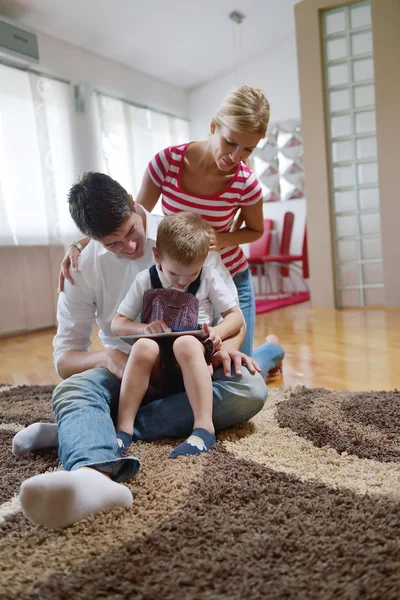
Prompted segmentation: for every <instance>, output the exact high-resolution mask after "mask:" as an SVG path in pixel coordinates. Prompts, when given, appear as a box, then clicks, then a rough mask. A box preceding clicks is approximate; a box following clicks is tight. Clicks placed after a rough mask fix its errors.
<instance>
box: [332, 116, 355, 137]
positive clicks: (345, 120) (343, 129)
mask: <svg viewBox="0 0 400 600" xmlns="http://www.w3.org/2000/svg"><path fill="white" fill-rule="evenodd" d="M351 133H352V127H351V118H350V115H342V116H341V117H332V118H331V136H332V137H340V136H342V135H351Z"/></svg>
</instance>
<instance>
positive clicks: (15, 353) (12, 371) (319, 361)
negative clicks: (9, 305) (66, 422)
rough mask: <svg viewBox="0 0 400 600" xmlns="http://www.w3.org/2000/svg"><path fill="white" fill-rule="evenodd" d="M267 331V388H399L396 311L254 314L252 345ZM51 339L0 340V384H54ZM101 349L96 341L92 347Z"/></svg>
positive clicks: (42, 335)
mask: <svg viewBox="0 0 400 600" xmlns="http://www.w3.org/2000/svg"><path fill="white" fill-rule="evenodd" d="M268 333H274V334H275V335H277V336H278V337H279V338H280V340H281V344H282V346H283V347H284V349H285V351H286V357H285V360H284V372H283V376H282V377H276V378H275V379H274V380H273V381H272V382H271V384H270V385H272V386H275V387H277V386H282V385H286V386H287V385H295V384H303V385H306V386H309V387H326V388H329V389H337V390H341V389H348V390H370V389H374V390H381V389H393V388H400V368H399V367H400V309H393V310H382V309H368V310H358V309H357V310H356V309H351V310H342V311H335V310H311V308H310V305H309V303H303V304H298V305H295V306H290V307H287V308H284V309H280V310H277V311H274V312H272V313H266V314H264V315H259V316H258V317H257V322H256V338H255V345H256V346H258V345H259V344H261V343H262V342H263V341H264V339H265V336H266V335H267V334H268ZM53 336H54V330H53V329H47V330H42V331H38V332H34V333H30V334H25V335H20V336H14V337H8V338H2V339H0V382H1V383H12V384H16V383H17V384H29V383H35V384H51V383H57V382H58V381H59V378H58V376H57V375H56V373H55V371H54V367H53V362H52V339H53ZM100 347H101V346H100V342H99V341H98V340H97V339H96V342H95V344H94V348H95V349H99V348H100Z"/></svg>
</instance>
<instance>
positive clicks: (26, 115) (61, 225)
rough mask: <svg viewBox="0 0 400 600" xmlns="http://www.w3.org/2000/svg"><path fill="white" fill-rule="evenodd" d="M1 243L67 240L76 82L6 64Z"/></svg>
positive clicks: (2, 72) (1, 106)
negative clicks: (72, 93) (73, 86)
mask: <svg viewBox="0 0 400 600" xmlns="http://www.w3.org/2000/svg"><path fill="white" fill-rule="evenodd" d="M0 80H1V88H0V245H40V244H45V245H47V244H53V243H60V242H65V243H66V242H67V241H68V240H70V239H71V238H72V237H74V236H75V234H76V228H75V226H74V225H73V222H72V219H71V218H70V216H69V211H68V204H67V202H66V195H67V192H68V189H69V188H70V186H71V181H73V179H74V168H73V158H72V157H73V154H72V141H71V124H70V115H71V113H72V110H71V105H70V102H71V97H70V86H69V85H68V84H67V83H62V82H60V81H55V80H53V79H50V78H47V77H42V76H40V75H38V74H36V73H33V72H29V73H28V72H25V71H21V70H18V69H14V68H11V67H7V66H3V65H0Z"/></svg>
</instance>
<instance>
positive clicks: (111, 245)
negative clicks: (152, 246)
mask: <svg viewBox="0 0 400 600" xmlns="http://www.w3.org/2000/svg"><path fill="white" fill-rule="evenodd" d="M99 242H100V243H101V244H103V246H104V247H105V248H106V249H107V250H109V251H110V252H112V253H113V254H115V255H116V256H118V258H129V259H130V260H136V259H137V258H141V257H142V256H143V254H144V251H145V244H146V234H145V225H144V223H143V218H142V217H141V216H140V215H139V214H138V213H137V212H133V213H132V214H131V215H130V216H129V217H128V218H127V219H126V221H125V222H124V223H123V224H122V225H121V227H120V228H119V229H117V230H116V231H114V232H113V233H110V234H109V235H106V236H104V237H102V238H101V239H100V240H99Z"/></svg>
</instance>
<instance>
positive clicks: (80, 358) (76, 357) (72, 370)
mask: <svg viewBox="0 0 400 600" xmlns="http://www.w3.org/2000/svg"><path fill="white" fill-rule="evenodd" d="M127 360H128V355H127V354H125V353H124V352H121V350H117V349H115V350H100V351H98V352H90V351H85V350H83V351H81V350H68V351H67V352H64V354H62V355H61V356H60V358H59V359H58V363H57V370H58V374H59V375H60V377H61V378H62V379H67V378H68V377H71V375H75V374H76V373H82V372H83V371H88V370H89V369H98V368H104V369H108V370H109V371H110V373H112V374H113V375H114V376H115V377H116V378H117V379H119V380H120V381H121V379H122V375H123V373H124V369H125V366H126V363H127Z"/></svg>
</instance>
